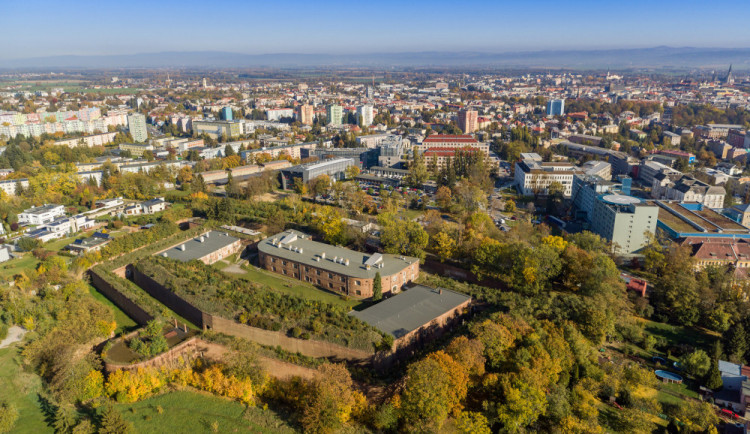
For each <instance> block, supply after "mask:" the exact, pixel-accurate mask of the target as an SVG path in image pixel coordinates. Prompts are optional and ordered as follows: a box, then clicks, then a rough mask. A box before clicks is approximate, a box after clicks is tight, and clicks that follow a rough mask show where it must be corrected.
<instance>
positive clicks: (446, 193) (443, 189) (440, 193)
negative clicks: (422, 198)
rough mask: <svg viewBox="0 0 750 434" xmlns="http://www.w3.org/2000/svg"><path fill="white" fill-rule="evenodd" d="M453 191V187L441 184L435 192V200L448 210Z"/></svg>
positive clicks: (443, 208)
mask: <svg viewBox="0 0 750 434" xmlns="http://www.w3.org/2000/svg"><path fill="white" fill-rule="evenodd" d="M451 200H452V193H451V189H450V188H448V187H447V186H445V185H441V186H440V187H439V188H438V189H437V192H435V202H436V203H437V205H438V206H439V207H440V209H442V210H443V211H445V210H447V209H448V208H449V207H450V206H451Z"/></svg>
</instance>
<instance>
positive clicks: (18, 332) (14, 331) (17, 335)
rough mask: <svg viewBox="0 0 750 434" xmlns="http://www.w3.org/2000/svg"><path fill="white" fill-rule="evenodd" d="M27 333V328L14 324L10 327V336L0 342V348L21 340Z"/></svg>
mask: <svg viewBox="0 0 750 434" xmlns="http://www.w3.org/2000/svg"><path fill="white" fill-rule="evenodd" d="M25 334H26V330H24V329H23V328H21V327H18V326H12V327H10V328H9V329H8V336H7V337H6V338H5V339H3V341H2V342H0V348H5V347H8V346H10V345H11V344H15V343H16V342H20V341H21V339H23V335H25Z"/></svg>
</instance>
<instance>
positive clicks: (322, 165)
mask: <svg viewBox="0 0 750 434" xmlns="http://www.w3.org/2000/svg"><path fill="white" fill-rule="evenodd" d="M356 165H357V162H355V161H354V160H353V159H351V158H332V159H330V160H323V161H316V162H314V163H307V164H299V165H297V166H292V167H289V168H286V169H281V170H280V171H279V176H280V178H281V188H283V189H284V190H290V189H292V188H294V183H295V182H296V180H297V179H299V180H300V181H301V182H302V183H304V184H307V183H308V182H310V181H311V180H313V179H315V178H317V177H319V176H321V175H327V176H328V177H329V178H331V181H338V180H343V179H345V178H346V169H347V168H348V167H350V166H356Z"/></svg>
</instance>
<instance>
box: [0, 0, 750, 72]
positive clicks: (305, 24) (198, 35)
mask: <svg viewBox="0 0 750 434" xmlns="http://www.w3.org/2000/svg"><path fill="white" fill-rule="evenodd" d="M32 3H33V4H30V3H23V2H19V1H15V0H13V1H11V2H10V3H9V4H8V5H6V6H5V14H6V17H10V18H11V20H9V22H7V23H5V24H4V26H3V28H2V29H0V37H3V38H4V39H6V40H18V37H19V36H21V35H22V36H23V43H19V44H10V46H6V47H5V48H4V49H2V50H0V60H12V59H25V58H34V57H44V56H61V55H65V56H68V55H72V56H98V55H133V54H137V53H158V52H165V51H166V52H171V51H174V52H182V51H224V52H233V53H241V54H251V55H253V54H256V55H257V54H276V53H300V54H340V55H341V54H343V55H349V54H362V53H403V52H411V51H436V52H443V51H473V52H480V53H481V52H483V53H502V52H519V51H539V50H597V49H625V48H628V49H629V48H648V47H657V46H672V47H687V46H689V47H701V48H707V47H721V48H743V47H750V33H748V32H746V31H745V30H744V29H745V28H746V26H745V24H746V22H745V19H744V17H745V16H747V12H750V5H748V4H747V2H742V1H734V0H722V1H717V2H713V3H712V4H711V5H710V6H708V5H706V4H705V2H699V1H686V2H675V1H665V2H658V3H652V2H645V1H636V2H633V3H631V4H629V5H628V6H627V7H625V6H621V5H607V4H602V3H600V2H593V1H589V0H583V1H578V2H576V3H575V4H561V3H558V2H551V1H538V2H535V7H534V8H529V4H527V3H522V2H513V3H511V2H486V1H478V0H474V1H468V2H464V3H463V4H462V7H461V8H460V9H457V8H456V7H455V5H454V4H452V3H448V2H445V1H434V2H430V3H427V2H424V1H415V2H410V3H409V4H401V3H396V2H393V1H390V0H389V1H386V2H381V3H378V5H377V6H372V5H370V6H367V5H357V4H349V3H344V2H340V1H333V2H326V3H325V4H310V3H303V2H299V1H293V2H289V3H287V4H286V7H285V8H283V9H282V8H279V7H278V6H274V5H271V4H260V5H249V4H246V3H244V2H239V1H235V0H231V1H223V2H220V3H219V4H215V5H212V7H207V6H206V5H205V3H199V2H196V1H193V0H188V1H183V2H175V1H172V0H168V1H165V2H160V3H159V4H153V3H149V2H145V1H143V0H134V1H133V2H130V3H129V6H128V7H127V8H124V9H114V8H112V7H111V6H110V5H106V4H102V3H96V2H90V1H82V0H78V1H72V2H68V3H65V4H60V3H57V2H51V1H47V0H44V1H36V2H32ZM729 12H731V13H729ZM108 17H109V19H108ZM697 18H700V23H701V24H700V25H696V26H683V25H678V24H679V23H685V22H691V21H695V20H696V19H697ZM62 22H68V23H75V24H74V25H67V26H65V25H60V23H62ZM670 23H671V24H670ZM30 24H33V25H34V27H35V28H36V29H37V30H36V31H35V32H29V31H28V29H29V26H30Z"/></svg>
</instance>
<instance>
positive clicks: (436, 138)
mask: <svg viewBox="0 0 750 434" xmlns="http://www.w3.org/2000/svg"><path fill="white" fill-rule="evenodd" d="M444 142H453V143H477V140H476V139H475V138H473V137H471V136H469V135H461V136H453V135H447V134H438V135H433V136H429V137H426V138H425V139H424V140H423V141H422V143H444Z"/></svg>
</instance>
